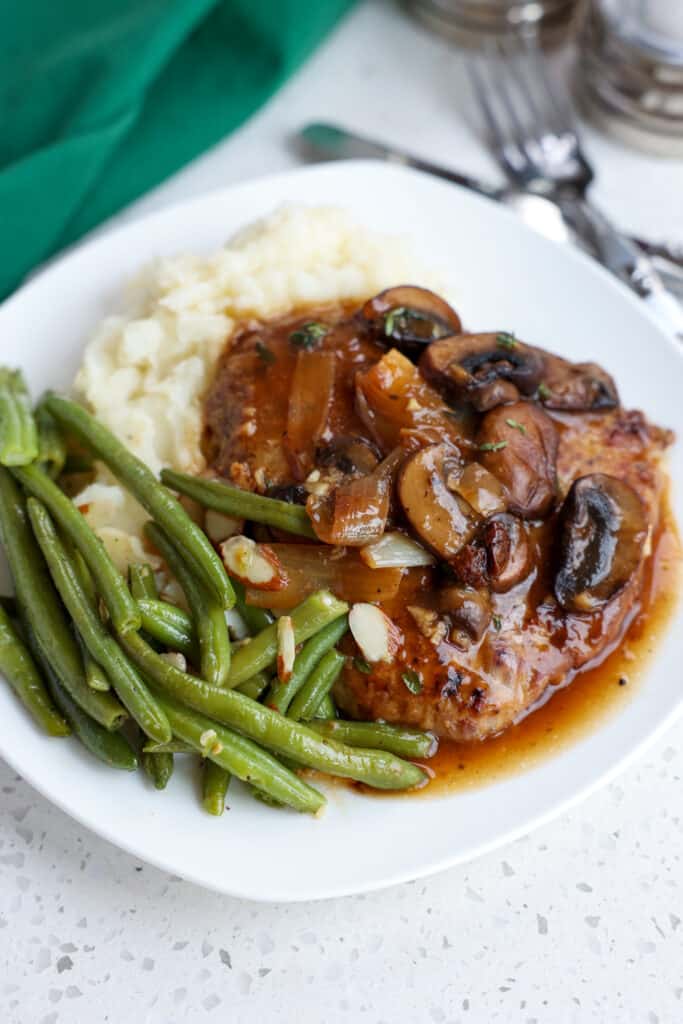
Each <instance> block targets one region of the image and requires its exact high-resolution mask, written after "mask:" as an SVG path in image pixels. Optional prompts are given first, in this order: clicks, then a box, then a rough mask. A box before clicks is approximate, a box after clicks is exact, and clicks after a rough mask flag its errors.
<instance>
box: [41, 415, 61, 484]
mask: <svg viewBox="0 0 683 1024" xmlns="http://www.w3.org/2000/svg"><path fill="white" fill-rule="evenodd" d="M35 420H36V426H37V428H38V462H39V464H40V466H41V467H42V469H43V470H44V471H45V472H46V473H47V475H48V476H49V477H51V478H52V479H53V480H56V479H57V477H58V476H59V475H60V473H61V472H62V470H63V469H64V465H65V463H66V442H65V440H64V437H63V435H62V432H61V430H60V429H59V427H58V426H57V423H56V422H55V419H54V417H53V416H51V415H50V413H49V412H48V411H47V409H46V408H45V406H44V405H42V404H41V405H39V406H38V408H37V409H36V412H35Z"/></svg>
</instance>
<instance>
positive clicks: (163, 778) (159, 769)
mask: <svg viewBox="0 0 683 1024" xmlns="http://www.w3.org/2000/svg"><path fill="white" fill-rule="evenodd" d="M141 761H142V767H143V770H144V772H145V774H146V775H147V776H148V777H149V778H150V779H151V780H152V782H153V783H154V788H155V789H166V787H167V786H168V783H169V781H170V778H171V776H172V775H173V754H172V753H171V752H170V751H156V752H155V753H150V752H149V751H146V750H144V749H143V751H142V757H141Z"/></svg>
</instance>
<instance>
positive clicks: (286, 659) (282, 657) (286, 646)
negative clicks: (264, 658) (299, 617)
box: [277, 615, 296, 683]
mask: <svg viewBox="0 0 683 1024" xmlns="http://www.w3.org/2000/svg"><path fill="white" fill-rule="evenodd" d="M295 656H296V643H295V640H294V626H293V625H292V617H291V615H281V616H280V618H279V619H278V620H277V677H278V679H279V680H280V682H281V683H286V682H288V681H289V679H290V676H291V675H292V669H293V668H294V658H295Z"/></svg>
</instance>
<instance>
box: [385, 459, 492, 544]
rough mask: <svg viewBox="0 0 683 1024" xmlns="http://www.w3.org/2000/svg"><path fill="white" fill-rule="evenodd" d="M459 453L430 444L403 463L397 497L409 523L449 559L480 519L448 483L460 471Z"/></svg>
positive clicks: (472, 531)
mask: <svg viewBox="0 0 683 1024" xmlns="http://www.w3.org/2000/svg"><path fill="white" fill-rule="evenodd" d="M460 469H461V460H460V456H459V454H458V452H457V451H456V450H454V449H453V448H451V446H450V445H448V444H435V445H430V446H429V447H428V448H423V449H422V450H421V451H419V452H415V454H414V455H411V456H410V458H408V459H407V460H406V462H405V463H404V464H403V466H402V468H401V471H400V473H399V477H398V497H399V500H400V502H401V505H402V506H403V511H404V513H405V515H406V518H407V519H408V522H409V523H410V525H411V526H412V528H413V529H414V530H415V532H416V533H417V534H418V536H419V537H420V538H421V540H423V541H424V543H425V544H426V545H427V546H428V547H430V548H431V549H432V550H433V551H434V552H435V553H436V554H437V555H439V557H441V558H443V559H445V560H449V559H451V558H453V557H454V556H455V555H456V554H457V553H458V551H460V549H461V548H462V547H463V546H464V545H465V544H466V543H467V542H468V540H469V539H470V538H471V537H472V535H473V534H474V532H475V530H476V528H477V526H478V524H479V522H480V519H479V516H478V515H477V513H476V512H475V511H474V509H473V508H472V507H471V505H469V504H468V503H467V502H466V501H465V500H464V499H463V498H461V497H460V495H458V494H454V493H453V492H452V491H451V490H450V489H449V486H448V479H449V476H450V475H451V474H452V473H457V474H458V475H459V474H460Z"/></svg>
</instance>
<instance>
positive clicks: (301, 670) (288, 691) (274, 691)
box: [264, 615, 349, 715]
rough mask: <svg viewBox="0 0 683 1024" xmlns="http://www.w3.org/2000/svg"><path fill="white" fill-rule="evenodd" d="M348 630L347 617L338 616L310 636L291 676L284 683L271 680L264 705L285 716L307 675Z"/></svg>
mask: <svg viewBox="0 0 683 1024" xmlns="http://www.w3.org/2000/svg"><path fill="white" fill-rule="evenodd" d="M348 628H349V619H348V616H347V615H343V616H340V618H338V619H335V620H334V621H333V622H330V623H329V625H327V626H325V627H324V629H321V630H320V632H319V633H316V634H315V636H312V637H311V639H310V640H308V641H307V642H306V643H305V644H304V646H303V647H302V648H301V650H300V651H299V653H298V654H297V656H296V658H295V659H294V668H293V669H292V674H291V676H290V677H289V679H288V680H287V682H286V683H283V682H281V681H280V680H279V679H273V682H272V683H271V684H270V689H269V690H268V693H267V694H266V698H265V700H264V704H267V705H268V707H269V708H272V709H273V710H274V711H279V712H280V714H282V715H286V714H287V709H288V707H289V705H290V704H291V702H292V701H293V700H294V698H295V697H296V695H297V693H298V692H299V690H300V689H301V687H302V686H303V685H304V683H305V682H306V680H307V679H308V677H309V675H310V674H311V672H312V671H313V669H314V668H315V666H316V665H317V664H318V662H319V661H320V659H321V658H322V656H323V655H324V654H327V652H328V651H330V650H331V649H332V648H333V647H334V646H335V644H337V643H339V641H340V640H341V638H342V637H343V636H344V634H345V633H346V631H347V630H348Z"/></svg>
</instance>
